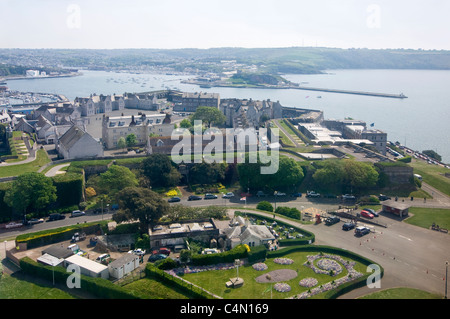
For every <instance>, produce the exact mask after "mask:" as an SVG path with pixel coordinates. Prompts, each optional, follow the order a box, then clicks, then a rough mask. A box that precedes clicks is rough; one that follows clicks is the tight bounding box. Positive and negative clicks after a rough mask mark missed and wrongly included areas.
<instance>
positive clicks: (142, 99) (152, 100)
mask: <svg viewBox="0 0 450 319" xmlns="http://www.w3.org/2000/svg"><path fill="white" fill-rule="evenodd" d="M125 108H129V109H138V110H147V111H158V110H159V109H160V104H159V101H158V95H157V94H156V93H155V94H150V93H141V94H136V93H126V94H125Z"/></svg>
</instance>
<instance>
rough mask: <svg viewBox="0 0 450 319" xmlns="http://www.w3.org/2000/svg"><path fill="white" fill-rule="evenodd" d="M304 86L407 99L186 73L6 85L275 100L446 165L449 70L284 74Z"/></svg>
mask: <svg viewBox="0 0 450 319" xmlns="http://www.w3.org/2000/svg"><path fill="white" fill-rule="evenodd" d="M284 77H285V78H286V79H288V80H290V81H292V82H296V83H301V84H302V85H304V86H310V87H320V88H329V89H340V90H354V91H368V92H378V93H390V94H400V93H403V94H405V95H406V96H407V97H408V98H407V99H394V98H384V97H375V96H363V95H352V94H340V93H331V92H316V91H303V90H285V89H254V88H225V87H220V88H219V87H217V88H214V87H213V88H199V87H198V86H196V85H190V84H183V83H180V81H181V80H184V79H188V78H190V76H187V75H166V74H131V73H113V72H104V71H83V75H82V76H77V77H68V78H49V79H34V80H29V79H23V80H11V81H7V86H8V87H9V88H10V89H11V90H18V91H22V92H45V93H54V94H62V95H64V96H66V97H67V98H68V99H69V100H73V99H75V98H76V97H86V96H89V95H90V94H93V93H96V94H114V93H115V94H122V93H124V92H148V91H155V90H161V89H165V88H171V89H179V90H181V91H185V92H198V91H204V92H217V93H220V97H221V98H241V99H244V98H247V99H249V98H252V99H255V100H257V99H259V100H261V99H271V100H272V101H280V103H281V104H282V105H283V106H291V107H301V108H311V109H318V110H322V111H324V117H325V118H326V119H332V118H333V119H344V118H354V119H358V120H363V121H366V123H368V124H371V123H373V124H374V128H378V129H380V130H383V131H385V132H387V134H388V140H390V141H393V142H396V141H398V142H400V143H402V144H404V145H406V146H408V147H410V148H412V149H414V150H417V151H423V150H429V149H431V150H434V151H436V152H437V153H439V154H440V155H441V156H442V159H443V162H445V163H450V142H449V140H450V139H449V137H450V125H449V123H448V122H449V120H450V90H449V89H448V84H449V83H450V71H439V70H328V71H327V72H326V74H314V75H285V76H284Z"/></svg>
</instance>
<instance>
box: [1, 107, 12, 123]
mask: <svg viewBox="0 0 450 319" xmlns="http://www.w3.org/2000/svg"><path fill="white" fill-rule="evenodd" d="M9 123H11V116H10V115H9V114H8V111H6V109H3V110H1V111H0V124H9Z"/></svg>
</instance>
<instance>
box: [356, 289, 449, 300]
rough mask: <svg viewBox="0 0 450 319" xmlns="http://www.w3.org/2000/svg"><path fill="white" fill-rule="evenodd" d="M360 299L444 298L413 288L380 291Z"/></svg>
mask: <svg viewBox="0 0 450 319" xmlns="http://www.w3.org/2000/svg"><path fill="white" fill-rule="evenodd" d="M358 299H442V296H440V295H436V294H432V293H429V292H426V291H423V290H418V289H412V288H392V289H386V290H382V291H378V292H375V293H372V294H369V295H366V296H363V297H360V298H358Z"/></svg>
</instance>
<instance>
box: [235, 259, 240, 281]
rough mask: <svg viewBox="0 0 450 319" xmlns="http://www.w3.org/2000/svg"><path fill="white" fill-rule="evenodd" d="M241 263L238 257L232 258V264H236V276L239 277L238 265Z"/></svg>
mask: <svg viewBox="0 0 450 319" xmlns="http://www.w3.org/2000/svg"><path fill="white" fill-rule="evenodd" d="M240 264H241V261H240V260H239V259H235V260H234V265H235V266H236V278H239V265H240Z"/></svg>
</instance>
